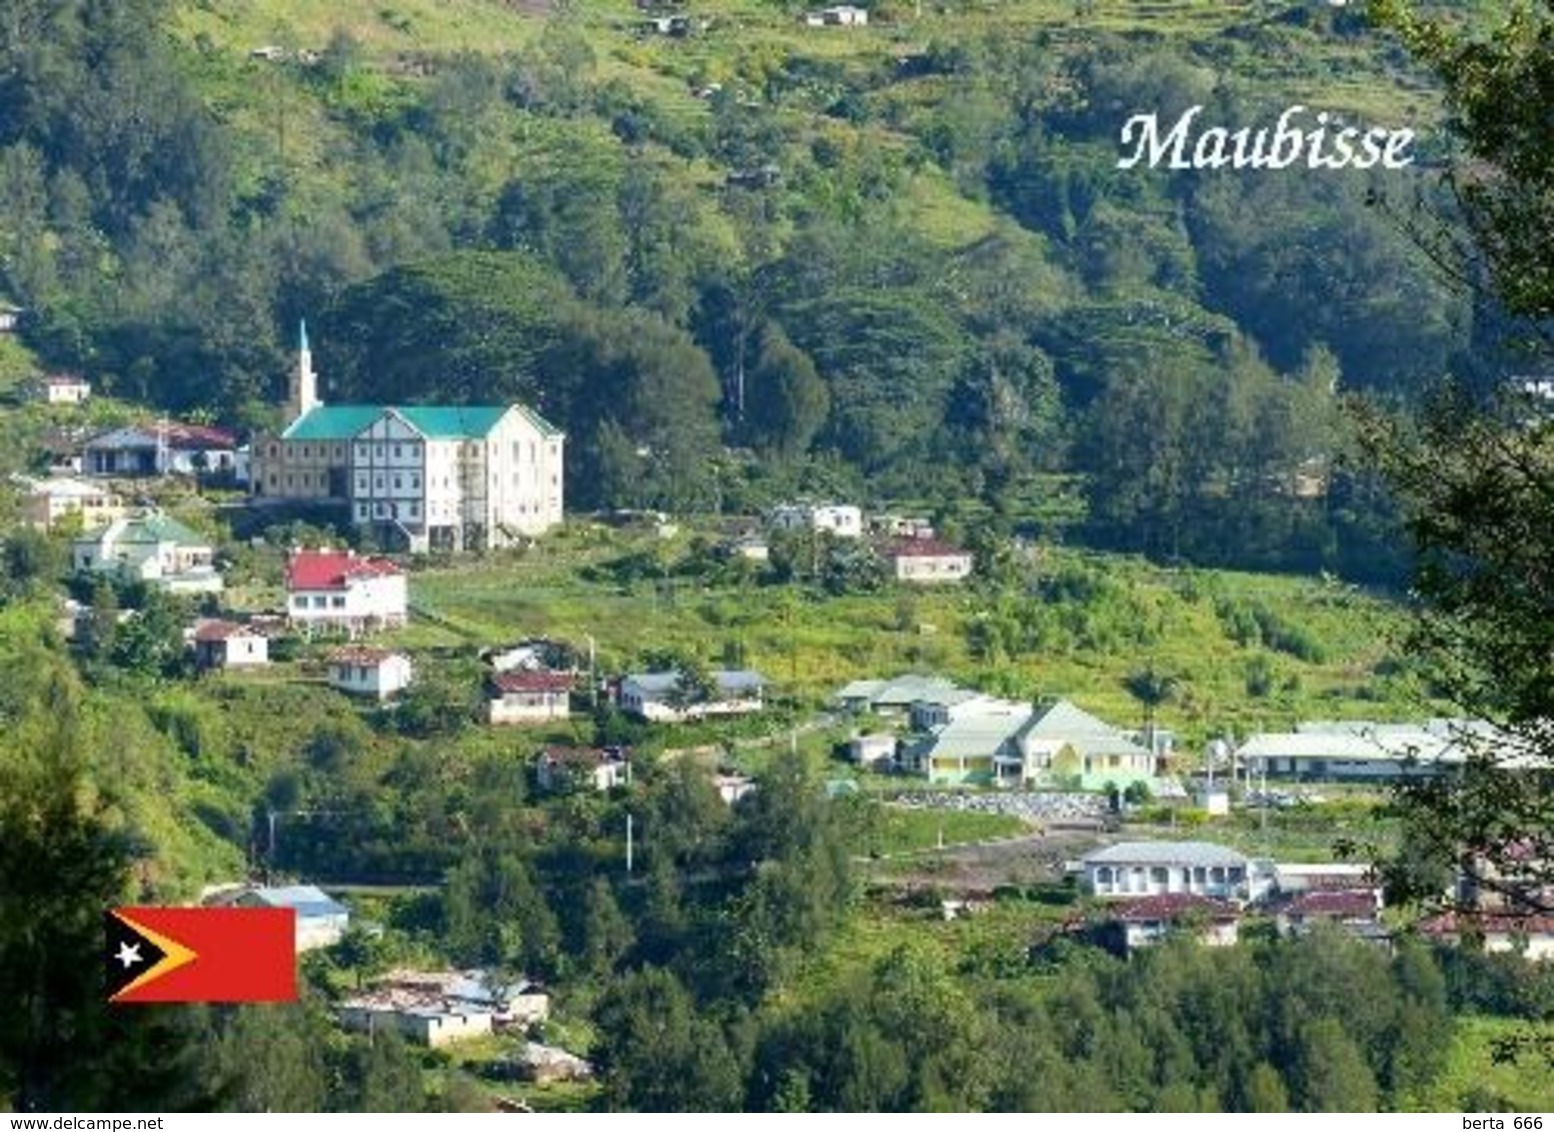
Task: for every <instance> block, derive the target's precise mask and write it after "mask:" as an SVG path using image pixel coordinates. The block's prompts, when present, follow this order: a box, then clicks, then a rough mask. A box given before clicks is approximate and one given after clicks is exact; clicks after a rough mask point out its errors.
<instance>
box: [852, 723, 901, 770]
mask: <svg viewBox="0 0 1554 1132" xmlns="http://www.w3.org/2000/svg"><path fill="white" fill-rule="evenodd" d="M847 757H848V758H849V759H851V760H852V761H853V762H855V763H857V764H858V765H859V766H866V767H872V768H874V769H876V770H879V769H883V768H886V767H889V766H891V765H893V764H894V763H895V761H896V737H895V736H894V735H891V734H889V733H888V732H881V733H879V734H876V735H858V736H855V737H854V738H852V739H849V740H848V741H847Z"/></svg>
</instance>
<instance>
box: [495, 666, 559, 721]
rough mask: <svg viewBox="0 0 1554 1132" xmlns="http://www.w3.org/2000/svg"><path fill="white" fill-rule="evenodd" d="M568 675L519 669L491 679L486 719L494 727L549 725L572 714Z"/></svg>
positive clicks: (499, 673)
mask: <svg viewBox="0 0 1554 1132" xmlns="http://www.w3.org/2000/svg"><path fill="white" fill-rule="evenodd" d="M574 680H575V678H574V677H573V675H572V674H571V673H570V672H546V671H542V670H538V669H519V670H517V671H513V672H498V673H495V674H494V675H493V676H492V677H491V681H490V691H489V693H488V695H487V698H486V712H487V717H488V718H489V719H490V721H491V722H492V723H494V724H506V723H549V722H551V721H552V720H557V719H566V718H567V716H569V715H571V714H572V707H571V703H572V685H573V683H574Z"/></svg>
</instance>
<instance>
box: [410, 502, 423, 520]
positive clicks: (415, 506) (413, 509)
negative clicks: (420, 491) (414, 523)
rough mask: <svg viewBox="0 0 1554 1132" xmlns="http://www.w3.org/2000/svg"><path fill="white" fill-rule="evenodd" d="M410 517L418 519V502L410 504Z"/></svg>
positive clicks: (419, 511) (419, 509)
mask: <svg viewBox="0 0 1554 1132" xmlns="http://www.w3.org/2000/svg"><path fill="white" fill-rule="evenodd" d="M410 517H411V518H412V519H419V518H420V517H421V505H420V504H419V503H411V504H410Z"/></svg>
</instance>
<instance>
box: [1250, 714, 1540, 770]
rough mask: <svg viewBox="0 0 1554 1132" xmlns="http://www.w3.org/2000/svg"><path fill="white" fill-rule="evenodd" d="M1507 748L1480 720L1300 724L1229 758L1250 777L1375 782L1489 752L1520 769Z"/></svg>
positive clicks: (1254, 739) (1257, 739)
mask: <svg viewBox="0 0 1554 1132" xmlns="http://www.w3.org/2000/svg"><path fill="white" fill-rule="evenodd" d="M1513 746H1514V743H1513V741H1512V740H1511V739H1510V738H1509V737H1508V736H1505V735H1502V734H1500V733H1498V732H1497V731H1496V730H1495V729H1494V728H1493V727H1492V726H1490V725H1489V724H1487V723H1485V722H1483V721H1480V720H1467V719H1432V720H1426V721H1425V722H1422V723H1373V722H1362V721H1343V722H1318V723H1302V724H1299V725H1297V726H1296V728H1295V730H1294V731H1283V732H1264V733H1261V734H1257V735H1253V736H1251V737H1250V738H1248V739H1247V740H1246V742H1245V743H1243V744H1241V746H1240V747H1238V748H1236V753H1235V757H1236V761H1237V762H1239V763H1240V764H1241V765H1242V766H1243V767H1245V768H1246V769H1247V771H1248V772H1249V773H1252V774H1260V773H1261V774H1267V775H1270V776H1273V777H1278V778H1299V779H1306V780H1312V781H1324V782H1326V781H1350V782H1377V781H1389V780H1394V779H1398V778H1402V777H1407V776H1413V775H1428V774H1436V773H1439V772H1440V771H1441V769H1442V768H1444V767H1452V766H1460V765H1462V763H1463V762H1464V761H1465V760H1466V759H1467V758H1468V756H1469V755H1470V754H1472V753H1474V752H1481V751H1484V750H1486V749H1488V748H1490V747H1499V748H1505V750H1504V751H1502V752H1500V753H1499V754H1498V755H1497V761H1498V762H1500V763H1501V765H1505V766H1511V765H1517V764H1518V763H1521V764H1526V763H1527V762H1528V760H1527V759H1525V758H1518V757H1517V754H1518V753H1517V752H1516V751H1515V750H1514V749H1512V748H1513ZM1545 765H1546V764H1545Z"/></svg>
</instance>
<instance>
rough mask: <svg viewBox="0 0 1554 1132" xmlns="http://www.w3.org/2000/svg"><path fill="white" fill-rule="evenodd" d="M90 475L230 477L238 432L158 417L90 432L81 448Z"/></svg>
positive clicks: (234, 467) (235, 459)
mask: <svg viewBox="0 0 1554 1132" xmlns="http://www.w3.org/2000/svg"><path fill="white" fill-rule="evenodd" d="M81 468H82V471H83V472H85V474H87V475H89V476H132V477H133V476H174V475H176V476H196V477H198V476H213V477H223V476H225V477H232V476H234V475H235V474H236V469H237V438H236V437H235V436H233V435H232V434H231V433H230V432H227V431H226V430H225V429H220V428H211V427H209V426H207V425H194V424H184V423H183V422H181V421H169V420H160V421H152V422H150V423H148V424H135V425H125V426H124V427H123V428H116V429H112V430H110V431H108V432H105V433H101V434H99V435H98V436H94V437H93V438H92V439H91V440H89V441H87V442H86V446H85V447H84V448H83V449H82V452H81Z"/></svg>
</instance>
